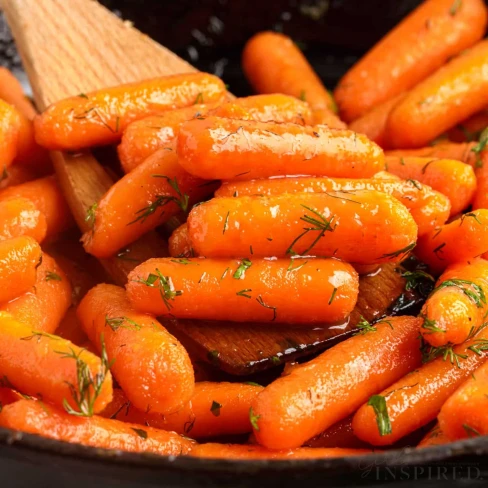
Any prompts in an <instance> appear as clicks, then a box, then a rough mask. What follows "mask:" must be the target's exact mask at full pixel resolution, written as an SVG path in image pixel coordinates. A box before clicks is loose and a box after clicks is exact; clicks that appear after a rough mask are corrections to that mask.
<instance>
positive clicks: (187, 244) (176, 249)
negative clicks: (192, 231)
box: [168, 222, 195, 258]
mask: <svg viewBox="0 0 488 488" xmlns="http://www.w3.org/2000/svg"><path fill="white" fill-rule="evenodd" d="M168 250H169V255H170V256H172V257H174V258H192V257H194V256H195V252H194V251H193V248H192V247H191V241H190V236H189V235H188V226H187V225H186V222H185V223H184V224H181V225H180V226H179V227H178V228H177V229H175V230H174V231H173V233H172V234H171V237H170V238H169V240H168Z"/></svg>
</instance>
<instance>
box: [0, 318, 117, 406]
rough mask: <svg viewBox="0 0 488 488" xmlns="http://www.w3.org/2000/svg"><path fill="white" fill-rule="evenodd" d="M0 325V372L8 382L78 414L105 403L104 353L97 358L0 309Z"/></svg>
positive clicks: (108, 381)
mask: <svg viewBox="0 0 488 488" xmlns="http://www.w3.org/2000/svg"><path fill="white" fill-rule="evenodd" d="M0 325H1V327H0V371H1V372H2V375H4V376H3V378H4V383H5V382H6V383H7V386H11V385H13V388H15V389H17V390H18V391H20V392H22V393H26V394H27V395H33V396H36V397H39V398H41V399H43V400H46V401H47V402H51V403H53V404H55V405H57V406H59V407H64V408H65V409H66V411H68V412H71V413H74V414H77V415H87V416H89V415H93V414H94V413H98V412H101V411H102V410H103V409H104V408H105V407H106V406H107V405H108V404H109V403H110V401H111V400H112V377H111V375H110V371H109V369H108V367H109V364H108V362H107V357H106V354H103V355H102V359H101V360H100V359H99V358H98V357H96V356H94V355H93V354H91V353H89V352H87V351H85V350H84V349H80V348H79V347H78V346H75V345H74V344H72V343H71V342H69V341H66V340H64V339H61V337H57V336H53V335H51V334H48V333H46V332H39V331H36V330H33V329H32V328H31V327H29V326H27V325H25V324H22V323H20V322H18V321H16V320H15V319H14V318H13V317H12V316H11V315H10V314H8V313H6V312H0ZM4 386H5V385H4Z"/></svg>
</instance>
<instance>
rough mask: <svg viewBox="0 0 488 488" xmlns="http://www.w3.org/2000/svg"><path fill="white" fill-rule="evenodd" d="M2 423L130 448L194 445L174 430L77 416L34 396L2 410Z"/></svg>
mask: <svg viewBox="0 0 488 488" xmlns="http://www.w3.org/2000/svg"><path fill="white" fill-rule="evenodd" d="M0 425H1V426H2V427H6V428H9V429H14V430H20V431H22V432H28V433H30V434H38V435H41V436H43V437H49V438H51V439H57V440H60V441H65V442H72V443H76V444H84V445H86V446H93V447H100V448H105V449H117V450H124V451H129V452H153V453H156V454H164V455H179V454H188V453H189V452H190V451H191V449H192V447H193V442H192V441H191V440H189V439H184V438H183V437H181V436H179V435H178V434H174V433H173V432H165V431H163V430H158V429H153V428H151V427H141V426H140V425H135V424H134V425H133V424H127V423H125V422H119V421H117V420H110V419H104V418H102V417H98V416H96V415H95V416H93V417H89V418H87V417H75V416H73V415H68V414H67V413H65V412H63V411H61V410H58V409H56V408H54V407H52V406H50V405H49V406H48V405H44V404H42V403H41V402H35V401H32V400H21V401H19V402H15V403H12V404H11V405H7V406H5V407H4V408H3V409H2V411H1V412H0Z"/></svg>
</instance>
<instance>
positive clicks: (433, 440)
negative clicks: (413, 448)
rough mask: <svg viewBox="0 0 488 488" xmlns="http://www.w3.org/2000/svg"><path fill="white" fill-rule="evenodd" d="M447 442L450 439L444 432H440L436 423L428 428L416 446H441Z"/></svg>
mask: <svg viewBox="0 0 488 488" xmlns="http://www.w3.org/2000/svg"><path fill="white" fill-rule="evenodd" d="M449 442H450V440H449V439H448V438H447V436H446V434H444V432H442V430H441V428H440V427H439V424H436V425H435V426H434V427H433V428H432V430H430V431H429V432H428V433H427V434H426V435H425V437H424V438H423V439H422V440H421V441H420V442H419V443H418V444H417V447H431V446H442V445H443V444H447V443H449Z"/></svg>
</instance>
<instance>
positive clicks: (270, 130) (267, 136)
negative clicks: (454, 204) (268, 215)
mask: <svg viewBox="0 0 488 488" xmlns="http://www.w3.org/2000/svg"><path fill="white" fill-rule="evenodd" d="M177 152H178V157H179V161H180V164H181V165H182V166H183V168H185V169H186V170H187V171H188V172H189V173H191V174H193V175H195V176H199V177H201V178H206V179H209V180H212V179H227V180H231V179H241V180H250V179H253V178H266V177H268V176H278V175H312V176H336V177H348V178H362V177H368V176H372V175H373V174H375V173H377V172H378V171H381V170H382V169H383V163H384V161H383V151H382V150H381V148H379V147H378V146H377V145H376V144H375V143H373V142H371V141H370V140H369V139H368V138H367V137H366V136H363V135H361V134H356V133H354V132H352V131H348V130H340V129H329V128H328V127H326V126H315V127H309V126H307V127H303V126H300V125H297V124H290V123H288V124H277V123H275V122H255V121H252V120H232V119H224V118H219V117H206V118H203V117H199V118H196V119H192V120H189V121H188V122H185V123H184V124H182V125H181V129H180V133H179V135H178V140H177Z"/></svg>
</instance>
